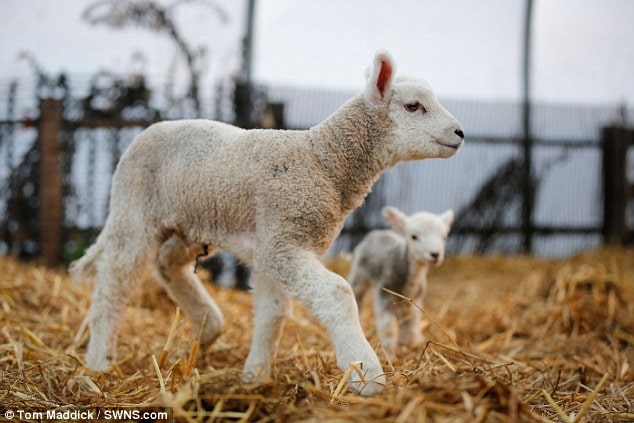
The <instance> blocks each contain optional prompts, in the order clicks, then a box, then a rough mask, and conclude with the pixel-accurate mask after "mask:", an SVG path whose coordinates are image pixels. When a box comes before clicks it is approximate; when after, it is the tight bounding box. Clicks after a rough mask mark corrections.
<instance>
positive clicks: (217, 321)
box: [194, 312, 224, 347]
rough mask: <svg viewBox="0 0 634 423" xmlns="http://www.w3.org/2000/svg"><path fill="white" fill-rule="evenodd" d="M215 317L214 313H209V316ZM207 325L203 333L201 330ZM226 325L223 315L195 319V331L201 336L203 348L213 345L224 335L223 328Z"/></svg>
mask: <svg viewBox="0 0 634 423" xmlns="http://www.w3.org/2000/svg"><path fill="white" fill-rule="evenodd" d="M210 315H212V316H213V315H214V314H213V312H209V313H208V314H207V316H210ZM203 322H204V324H205V327H204V328H203V330H202V332H201V331H200V328H201V326H202V324H203ZM223 325H224V318H223V317H222V315H220V316H214V317H213V318H207V317H202V318H198V319H194V330H195V332H194V333H196V334H200V344H201V345H202V346H205V347H207V346H209V345H211V344H213V343H214V342H215V341H216V339H218V337H219V336H220V334H221V333H222V326H223Z"/></svg>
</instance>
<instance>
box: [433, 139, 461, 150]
mask: <svg viewBox="0 0 634 423" xmlns="http://www.w3.org/2000/svg"><path fill="white" fill-rule="evenodd" d="M434 142H435V143H436V144H440V145H442V146H444V147H449V148H453V149H454V150H457V149H459V148H460V147H461V146H462V141H460V142H459V143H458V144H446V143H444V142H441V141H440V140H438V139H437V138H434Z"/></svg>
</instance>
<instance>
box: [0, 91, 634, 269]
mask: <svg viewBox="0 0 634 423" xmlns="http://www.w3.org/2000/svg"><path fill="white" fill-rule="evenodd" d="M63 82H64V84H62V85H60V84H59V81H56V83H57V85H56V86H55V87H53V88H54V89H52V88H50V87H49V89H47V90H43V89H42V87H40V86H38V85H34V84H28V83H27V84H24V85H23V86H22V85H18V84H17V83H10V84H0V163H2V166H0V216H2V221H3V222H4V224H3V225H2V229H0V231H1V233H2V239H1V240H0V253H4V254H8V253H12V254H18V255H19V254H23V255H34V254H37V251H38V242H37V232H38V224H37V210H38V206H39V204H38V183H37V178H36V176H37V163H38V160H39V157H38V150H37V144H38V140H39V139H40V137H39V134H38V119H39V118H40V117H39V114H38V110H37V103H36V101H37V99H38V98H39V97H41V96H43V95H48V96H56V97H57V98H59V100H60V101H62V103H63V105H64V112H63V116H64V124H63V128H64V130H63V133H62V134H60V137H59V140H60V142H61V143H62V144H63V148H62V155H63V157H62V158H61V159H62V162H63V163H64V165H63V166H62V169H63V173H64V174H63V180H64V187H65V189H64V200H63V209H64V219H63V230H64V233H65V234H66V235H65V237H64V240H65V242H66V243H67V244H68V245H70V247H69V246H68V245H67V247H66V249H71V250H73V249H77V248H81V246H82V245H85V244H86V243H87V242H88V241H86V240H85V239H84V238H85V236H86V234H87V233H89V234H92V235H91V236H94V234H95V233H97V232H98V230H99V228H101V226H102V225H103V224H104V222H105V218H106V216H107V210H108V195H109V189H110V180H111V176H112V172H113V170H114V167H115V166H116V163H117V161H118V159H119V158H120V156H121V154H122V153H123V151H124V150H125V149H126V147H127V146H128V145H129V143H130V142H131V141H132V139H133V138H134V137H135V136H136V135H137V134H138V133H139V132H140V131H141V130H142V129H143V127H145V126H147V125H149V124H151V123H152V122H153V121H155V120H157V119H159V118H162V117H164V116H168V117H169V118H178V117H179V116H178V115H175V114H174V111H173V110H172V111H171V112H170V113H168V112H167V111H164V110H162V108H161V105H160V102H157V101H156V100H155V99H154V94H153V92H152V91H151V90H150V89H149V88H147V90H148V92H147V93H146V94H147V96H146V97H144V98H145V101H146V102H145V103H143V102H141V103H139V102H137V103H134V104H130V105H128V106H126V107H127V108H124V109H122V110H121V113H119V114H111V115H108V116H102V115H95V114H94V113H93V115H90V114H89V113H88V112H87V111H88V110H89V107H88V106H87V103H86V99H87V98H88V93H90V92H91V91H90V89H86V87H84V88H83V89H82V90H79V89H74V86H73V85H72V83H71V82H70V80H69V79H65V80H64V81H63ZM119 89H120V90H122V91H120V92H126V91H125V87H123V88H122V87H119ZM44 91H46V92H44ZM75 92H76V93H78V94H73V93H75ZM258 92H259V93H260V94H259V97H258V98H259V100H258V101H259V104H277V105H282V109H283V112H284V114H283V121H284V125H285V127H286V128H289V129H304V128H308V127H311V126H313V125H315V124H317V123H318V122H320V121H321V120H323V119H324V118H325V117H327V116H328V115H329V114H330V113H331V112H333V111H334V110H335V109H336V108H337V107H338V106H340V105H341V104H342V103H344V102H345V101H346V100H347V99H348V98H350V97H351V96H352V95H354V92H352V91H350V92H345V91H333V90H324V89H300V88H293V87H281V86H279V87H276V86H269V87H258ZM79 93H81V94H79ZM150 94H152V95H150ZM217 94H218V95H217V98H214V99H209V101H208V102H207V103H208V106H207V107H206V109H207V110H214V116H209V117H213V118H218V117H220V118H224V120H234V119H235V113H234V111H232V110H231V107H232V101H231V98H230V96H231V92H230V90H228V89H226V87H225V88H223V89H222V90H218V91H217ZM263 99H264V100H265V101H263ZM93 100H94V98H93ZM441 102H442V103H443V104H444V105H445V107H446V108H447V109H448V110H449V111H450V112H452V114H454V115H455V116H456V117H457V118H458V119H459V120H460V121H461V122H462V123H463V126H464V128H465V135H466V142H465V145H464V147H463V148H462V150H461V151H460V152H459V153H458V155H457V156H455V157H454V158H452V159H449V160H441V159H431V160H424V161H421V162H412V163H404V164H400V165H398V166H396V167H395V168H393V169H391V170H389V171H387V172H386V173H385V174H384V175H383V176H382V177H381V179H380V180H379V182H378V183H377V185H376V186H375V187H374V189H373V192H372V193H371V194H370V195H369V196H368V198H367V200H366V203H365V204H364V205H363V206H362V207H361V208H360V209H359V210H357V211H356V212H355V213H353V214H352V215H351V216H350V217H349V219H348V220H347V221H346V224H345V227H344V230H343V232H342V234H341V236H340V237H339V239H338V240H337V242H336V243H335V245H334V246H333V250H332V252H333V253H339V252H342V251H350V249H351V248H352V247H353V246H354V245H355V244H356V243H357V242H358V241H359V240H360V239H361V237H362V236H363V235H364V234H365V233H367V231H369V230H371V229H375V228H379V227H383V226H384V224H383V221H382V218H381V215H380V208H381V207H382V206H384V205H391V206H395V207H398V208H400V209H401V210H403V211H404V212H406V213H412V212H415V211H418V210H428V211H433V212H442V211H444V210H446V209H453V210H454V212H455V213H456V220H455V223H454V227H453V230H452V235H451V236H450V239H449V242H448V251H449V253H453V254H467V253H493V252H500V253H517V252H520V251H521V249H522V230H523V228H522V224H521V207H522V201H523V193H524V192H526V189H527V187H525V186H523V185H522V183H523V181H522V178H521V175H520V173H521V172H520V171H521V167H522V154H523V151H522V145H521V141H520V140H521V139H522V134H521V109H520V105H519V104H517V103H513V102H501V101H498V102H490V101H475V100H452V99H448V100H445V101H442V99H441ZM94 109H95V107H94V106H93V108H92V111H93V112H94ZM124 112H125V113H124ZM628 112H629V111H628V109H627V108H623V107H619V106H580V105H552V104H535V105H534V106H533V113H532V115H533V121H532V133H533V137H534V138H533V150H532V151H533V157H534V161H533V169H532V171H533V179H532V181H531V184H532V186H531V187H529V189H530V190H531V192H533V193H534V210H533V213H532V216H533V221H532V231H533V236H534V244H533V253H535V254H538V255H543V256H551V257H552V256H567V255H571V254H574V253H575V252H577V251H580V250H584V249H589V248H593V247H595V246H597V245H598V244H599V243H600V242H601V240H602V237H601V229H602V223H603V215H602V210H603V208H602V207H603V205H602V201H603V194H602V169H601V160H602V150H601V128H602V127H604V126H607V125H611V124H615V123H617V124H627V117H628V116H627V115H628ZM105 118H107V119H105ZM104 119H105V120H104ZM117 121H118V122H119V123H115V122H117ZM122 122H123V123H122ZM630 163H631V161H630ZM632 173H634V172H632V171H630V174H632ZM77 234H80V235H81V236H80V235H77Z"/></svg>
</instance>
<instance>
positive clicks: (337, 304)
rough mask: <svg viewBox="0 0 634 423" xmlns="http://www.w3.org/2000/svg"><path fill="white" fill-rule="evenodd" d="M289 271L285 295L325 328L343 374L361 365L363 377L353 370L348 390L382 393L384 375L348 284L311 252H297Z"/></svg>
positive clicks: (285, 282)
mask: <svg viewBox="0 0 634 423" xmlns="http://www.w3.org/2000/svg"><path fill="white" fill-rule="evenodd" d="M288 268H290V269H293V270H294V272H293V273H294V275H293V276H294V277H292V278H290V279H286V278H285V279H284V283H283V286H284V288H285V290H286V292H288V293H289V294H290V295H292V296H293V297H295V298H297V299H299V300H300V301H302V303H304V304H305V305H306V306H307V307H308V308H309V309H310V310H311V312H312V313H313V314H314V315H315V316H316V317H317V318H318V319H319V320H320V321H321V322H322V324H323V325H324V326H325V327H326V329H327V330H328V332H329V333H330V336H331V337H332V342H333V344H334V346H335V351H336V355H337V365H338V366H339V368H340V369H342V370H344V371H345V370H347V369H348V368H349V366H350V363H352V362H360V363H361V364H360V368H361V369H362V372H363V377H361V376H360V375H359V374H358V373H357V372H356V371H353V372H352V373H351V375H350V378H349V380H348V383H349V385H350V387H351V388H352V389H353V390H355V391H357V392H359V393H361V394H362V395H372V394H376V393H379V392H382V391H383V387H384V385H385V374H384V372H383V369H382V368H381V364H380V362H379V359H378V357H377V356H376V354H375V353H374V351H373V350H372V347H371V346H370V343H369V342H368V341H367V339H366V338H365V336H364V335H363V330H362V328H361V324H360V322H359V315H358V310H357V304H356V301H355V299H354V294H353V292H352V288H351V287H350V285H349V284H348V283H347V282H346V280H345V279H344V278H342V277H341V276H339V275H337V274H336V273H333V272H331V271H329V270H327V269H326V268H325V267H324V266H323V264H321V262H320V261H319V260H318V259H317V258H316V257H315V256H314V255H312V254H311V253H299V254H298V255H297V256H296V257H295V258H294V260H292V264H290V266H288Z"/></svg>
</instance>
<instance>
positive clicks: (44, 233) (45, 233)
mask: <svg viewBox="0 0 634 423" xmlns="http://www.w3.org/2000/svg"><path fill="white" fill-rule="evenodd" d="M61 131H62V102H61V101H60V100H54V99H42V100H40V123H39V140H38V142H39V150H40V175H39V178H40V180H39V184H40V204H39V237H40V251H41V255H42V257H43V258H44V260H45V261H46V262H47V263H48V264H51V265H55V264H58V263H59V262H60V260H61V256H62V255H61V243H62V217H63V212H62V181H61V174H60V171H61V167H60V153H61V143H60V136H61Z"/></svg>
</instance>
